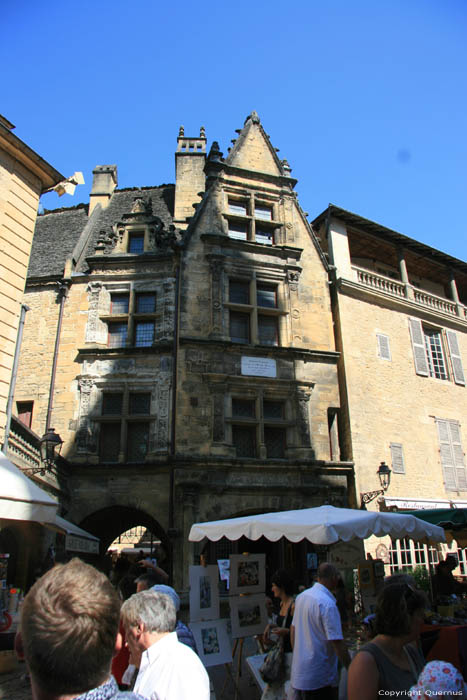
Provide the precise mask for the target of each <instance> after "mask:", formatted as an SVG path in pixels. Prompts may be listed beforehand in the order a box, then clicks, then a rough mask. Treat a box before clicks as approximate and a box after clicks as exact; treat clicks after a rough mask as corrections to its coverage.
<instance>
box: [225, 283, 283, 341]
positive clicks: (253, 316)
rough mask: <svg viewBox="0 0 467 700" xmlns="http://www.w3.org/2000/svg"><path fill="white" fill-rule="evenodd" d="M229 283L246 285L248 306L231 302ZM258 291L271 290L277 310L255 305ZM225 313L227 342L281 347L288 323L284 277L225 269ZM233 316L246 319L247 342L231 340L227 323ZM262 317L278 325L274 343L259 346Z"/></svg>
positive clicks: (228, 323)
mask: <svg viewBox="0 0 467 700" xmlns="http://www.w3.org/2000/svg"><path fill="white" fill-rule="evenodd" d="M231 282H239V283H244V284H245V285H249V290H248V292H249V294H248V296H249V301H250V303H248V304H242V303H239V302H236V301H230V284H231ZM259 287H263V288H267V287H270V288H272V287H274V288H275V291H276V306H274V307H271V306H260V305H259V304H258V289H259ZM224 299H225V300H226V301H225V302H224V309H225V310H226V312H227V313H226V318H225V322H226V329H227V336H228V337H229V339H230V340H231V341H232V342H233V343H235V344H239V345H264V346H267V347H281V346H282V347H283V346H284V345H285V344H286V343H285V342H284V340H285V339H286V338H287V321H286V318H287V316H288V311H287V310H286V303H287V296H286V289H285V278H284V275H271V274H266V273H264V272H262V271H261V270H258V271H256V270H252V269H249V270H248V271H247V270H243V271H240V270H238V271H237V270H234V269H226V274H225V276H224ZM232 314H243V315H245V316H248V317H249V322H248V324H249V334H248V339H247V340H246V341H245V342H244V343H243V342H242V341H234V340H232V336H231V332H230V320H231V315H232ZM261 317H271V318H275V319H276V321H277V343H268V342H261V336H260V328H261V322H260V318H261Z"/></svg>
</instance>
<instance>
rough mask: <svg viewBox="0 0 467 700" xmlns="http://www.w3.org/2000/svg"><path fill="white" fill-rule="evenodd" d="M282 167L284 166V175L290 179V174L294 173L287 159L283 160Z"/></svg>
mask: <svg viewBox="0 0 467 700" xmlns="http://www.w3.org/2000/svg"><path fill="white" fill-rule="evenodd" d="M281 165H282V172H283V173H284V175H286V176H287V177H289V176H290V173H291V172H292V168H291V167H290V165H289V162H288V160H287V158H284V160H281Z"/></svg>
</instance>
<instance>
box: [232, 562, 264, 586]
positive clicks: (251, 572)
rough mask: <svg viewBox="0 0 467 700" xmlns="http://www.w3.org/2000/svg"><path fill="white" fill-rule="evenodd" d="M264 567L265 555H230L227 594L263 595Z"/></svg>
mask: <svg viewBox="0 0 467 700" xmlns="http://www.w3.org/2000/svg"><path fill="white" fill-rule="evenodd" d="M265 566H266V555H265V554H231V555H230V588H229V594H230V595H239V594H240V593H264V592H265V587H266V569H265Z"/></svg>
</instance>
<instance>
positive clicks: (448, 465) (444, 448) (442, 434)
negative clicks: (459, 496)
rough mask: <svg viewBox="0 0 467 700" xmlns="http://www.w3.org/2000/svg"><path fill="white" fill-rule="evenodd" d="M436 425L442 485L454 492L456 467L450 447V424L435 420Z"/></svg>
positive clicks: (445, 421)
mask: <svg viewBox="0 0 467 700" xmlns="http://www.w3.org/2000/svg"><path fill="white" fill-rule="evenodd" d="M436 424H437V426H438V437H439V454H440V459H441V466H442V468H443V475H444V485H445V486H446V488H447V489H448V490H451V491H456V490H457V481H456V467H455V462H454V455H453V451H452V445H451V430H450V422H449V421H447V420H440V419H437V420H436Z"/></svg>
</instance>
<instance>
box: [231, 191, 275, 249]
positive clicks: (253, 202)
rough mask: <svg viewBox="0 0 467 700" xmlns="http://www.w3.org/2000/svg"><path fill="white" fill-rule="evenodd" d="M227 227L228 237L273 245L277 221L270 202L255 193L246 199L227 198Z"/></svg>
mask: <svg viewBox="0 0 467 700" xmlns="http://www.w3.org/2000/svg"><path fill="white" fill-rule="evenodd" d="M225 216H226V218H227V227H228V234H229V238H235V239H236V240H241V241H251V242H254V243H261V244H262V245H274V243H275V242H276V241H275V233H276V229H277V228H278V225H279V224H278V223H277V222H274V211H273V207H272V205H270V204H267V203H265V202H262V201H260V200H259V198H258V196H257V195H256V194H252V195H251V196H250V197H249V198H247V199H235V198H231V197H229V198H228V200H227V213H226V215H225Z"/></svg>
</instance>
